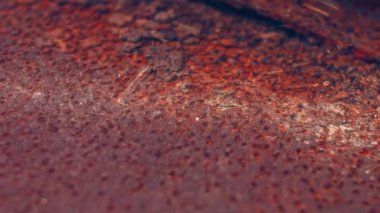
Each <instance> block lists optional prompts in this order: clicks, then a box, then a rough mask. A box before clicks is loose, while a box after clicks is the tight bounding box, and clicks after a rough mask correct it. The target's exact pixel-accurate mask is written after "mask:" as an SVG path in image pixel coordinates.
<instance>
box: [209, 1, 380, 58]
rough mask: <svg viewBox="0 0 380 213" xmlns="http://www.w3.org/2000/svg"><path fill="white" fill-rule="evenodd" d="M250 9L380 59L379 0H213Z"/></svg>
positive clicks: (339, 45) (363, 54) (363, 55)
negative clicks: (377, 0)
mask: <svg viewBox="0 0 380 213" xmlns="http://www.w3.org/2000/svg"><path fill="white" fill-rule="evenodd" d="M215 1H217V2H226V3H228V4H230V5H233V6H235V7H237V8H242V9H245V8H248V9H252V10H253V11H254V12H257V13H259V14H261V15H265V16H267V17H270V18H272V19H274V20H277V21H280V22H282V23H283V24H284V25H285V26H287V27H289V28H291V29H294V30H296V31H298V32H301V33H307V34H313V35H315V36H318V37H320V38H322V39H324V40H325V41H327V42H328V43H330V44H333V45H335V46H337V47H339V48H344V49H351V48H353V49H354V50H355V54H356V55H357V56H358V57H364V58H371V59H375V60H380V43H379V42H380V30H379V29H380V25H379V23H380V10H379V8H380V7H379V5H380V4H379V2H377V3H376V1H364V2H363V1H360V0H289V1H283V0H269V1H268V0H215Z"/></svg>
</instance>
